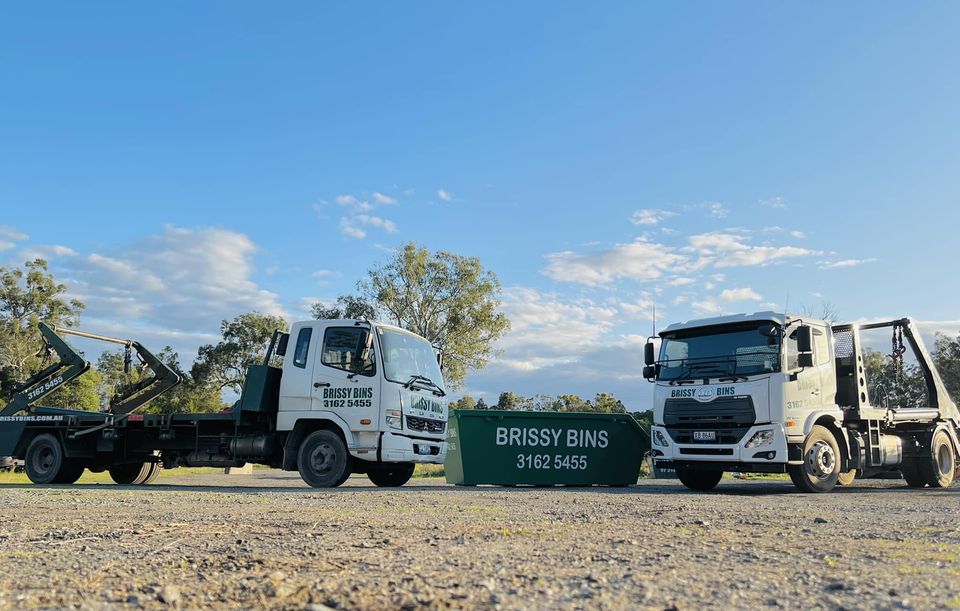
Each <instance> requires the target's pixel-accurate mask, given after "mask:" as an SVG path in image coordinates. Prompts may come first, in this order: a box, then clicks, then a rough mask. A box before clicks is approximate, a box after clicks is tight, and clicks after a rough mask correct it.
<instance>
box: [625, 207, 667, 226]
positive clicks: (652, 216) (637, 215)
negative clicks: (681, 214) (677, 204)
mask: <svg viewBox="0 0 960 611" xmlns="http://www.w3.org/2000/svg"><path fill="white" fill-rule="evenodd" d="M673 216H677V213H676V212H670V211H668V210H653V209H646V208H645V209H642V210H637V211H636V212H634V213H633V215H631V216H630V222H631V223H633V224H634V225H658V224H660V223H662V222H663V221H665V220H667V219H668V218H670V217H673Z"/></svg>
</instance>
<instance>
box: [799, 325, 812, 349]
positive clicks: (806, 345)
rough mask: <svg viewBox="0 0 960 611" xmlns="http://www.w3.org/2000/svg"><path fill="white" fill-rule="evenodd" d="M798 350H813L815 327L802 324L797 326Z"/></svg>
mask: <svg viewBox="0 0 960 611" xmlns="http://www.w3.org/2000/svg"><path fill="white" fill-rule="evenodd" d="M797 352H813V327H808V326H807V325H801V326H800V327H798V328H797Z"/></svg>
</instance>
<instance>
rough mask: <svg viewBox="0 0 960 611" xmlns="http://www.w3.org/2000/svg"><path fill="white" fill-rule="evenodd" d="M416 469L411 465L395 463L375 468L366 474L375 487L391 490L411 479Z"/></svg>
mask: <svg viewBox="0 0 960 611" xmlns="http://www.w3.org/2000/svg"><path fill="white" fill-rule="evenodd" d="M415 467H416V465H414V464H413V463H412V462H411V463H397V464H393V465H385V466H383V467H376V468H374V469H370V471H368V472H367V477H369V478H370V481H371V482H373V484H374V485H375V486H380V487H382V488H393V487H397V486H402V485H404V484H406V483H407V482H408V481H410V478H411V477H413V470H414V468H415Z"/></svg>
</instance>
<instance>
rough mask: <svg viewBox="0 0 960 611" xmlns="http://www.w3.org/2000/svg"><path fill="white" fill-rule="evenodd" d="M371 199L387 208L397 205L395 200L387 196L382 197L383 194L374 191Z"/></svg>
mask: <svg viewBox="0 0 960 611" xmlns="http://www.w3.org/2000/svg"><path fill="white" fill-rule="evenodd" d="M371 197H373V201H375V202H377V203H378V204H384V205H388V206H389V205H393V204H396V203H397V200H396V199H394V198H392V197H390V196H388V195H384V194H383V193H378V192H376V191H374V193H373V195H372V196H371Z"/></svg>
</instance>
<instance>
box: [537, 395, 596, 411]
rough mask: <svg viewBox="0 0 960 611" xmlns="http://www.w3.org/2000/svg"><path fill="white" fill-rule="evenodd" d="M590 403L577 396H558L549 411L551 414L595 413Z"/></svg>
mask: <svg viewBox="0 0 960 611" xmlns="http://www.w3.org/2000/svg"><path fill="white" fill-rule="evenodd" d="M591 408H592V406H591V405H590V402H589V401H585V400H584V399H583V398H582V397H579V396H577V395H558V396H557V398H556V399H554V400H553V402H552V403H550V405H549V408H548V410H549V411H551V412H589V411H593V410H592V409H591Z"/></svg>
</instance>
